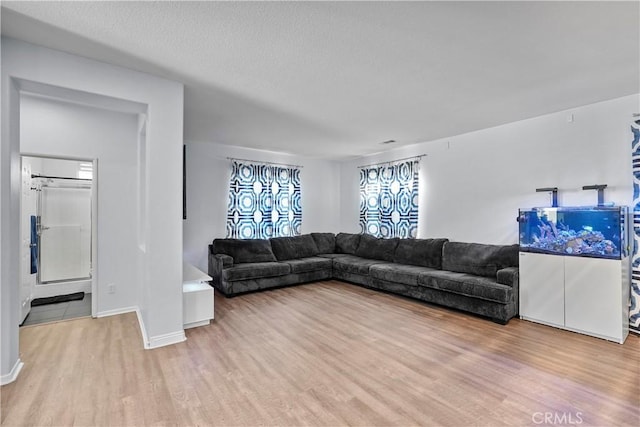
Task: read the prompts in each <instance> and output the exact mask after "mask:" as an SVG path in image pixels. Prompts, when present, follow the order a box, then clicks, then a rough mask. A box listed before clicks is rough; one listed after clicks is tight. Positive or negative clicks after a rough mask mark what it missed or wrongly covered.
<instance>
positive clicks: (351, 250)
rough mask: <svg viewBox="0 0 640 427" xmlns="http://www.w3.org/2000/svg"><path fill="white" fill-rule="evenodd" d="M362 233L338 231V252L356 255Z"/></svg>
mask: <svg viewBox="0 0 640 427" xmlns="http://www.w3.org/2000/svg"><path fill="white" fill-rule="evenodd" d="M360 236H361V235H360V234H352V233H338V234H337V235H336V253H338V254H350V255H354V254H355V253H356V249H358V243H360Z"/></svg>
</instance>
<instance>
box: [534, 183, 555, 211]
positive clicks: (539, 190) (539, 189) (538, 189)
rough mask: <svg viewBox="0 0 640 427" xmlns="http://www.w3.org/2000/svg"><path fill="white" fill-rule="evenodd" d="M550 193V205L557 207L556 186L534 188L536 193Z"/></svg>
mask: <svg viewBox="0 0 640 427" xmlns="http://www.w3.org/2000/svg"><path fill="white" fill-rule="evenodd" d="M546 192H549V193H551V207H552V208H557V207H558V187H544V188H536V193H546Z"/></svg>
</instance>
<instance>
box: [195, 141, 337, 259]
mask: <svg viewBox="0 0 640 427" xmlns="http://www.w3.org/2000/svg"><path fill="white" fill-rule="evenodd" d="M227 157H235V158H242V159H249V160H256V161H267V162H280V163H286V164H295V165H300V166H302V170H301V172H300V180H301V183H300V185H301V195H302V233H311V232H321V231H331V232H337V231H340V230H339V228H340V219H339V215H340V206H339V204H340V203H339V194H340V170H339V164H338V163H337V162H332V161H328V160H313V159H308V158H305V157H300V156H292V155H287V154H281V153H273V152H268V151H261V150H253V149H248V148H240V147H231V146H226V145H219V144H208V143H189V144H187V219H186V220H185V221H184V257H185V260H187V261H188V262H190V263H191V264H193V265H195V266H196V267H198V268H200V269H201V270H203V271H207V245H209V244H211V241H212V240H213V239H214V238H220V237H226V220H227V202H228V195H229V176H230V173H231V169H230V161H229V160H228V159H227Z"/></svg>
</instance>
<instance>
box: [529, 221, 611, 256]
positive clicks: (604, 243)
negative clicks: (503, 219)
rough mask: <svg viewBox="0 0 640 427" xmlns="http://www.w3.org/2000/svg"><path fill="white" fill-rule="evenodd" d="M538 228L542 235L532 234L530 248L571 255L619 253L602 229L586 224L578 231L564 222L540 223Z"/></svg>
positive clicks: (609, 254) (608, 254)
mask: <svg viewBox="0 0 640 427" xmlns="http://www.w3.org/2000/svg"><path fill="white" fill-rule="evenodd" d="M538 228H539V229H540V236H535V235H534V236H532V237H533V242H532V243H530V244H529V245H527V246H528V247H530V248H536V249H541V250H545V251H552V252H560V253H566V254H569V255H580V254H585V255H606V256H616V255H618V249H617V247H616V245H615V244H614V243H613V242H612V241H611V240H607V239H605V237H604V235H603V234H602V233H601V232H600V231H593V229H592V228H591V227H589V226H584V227H583V229H582V230H580V231H576V230H572V229H569V228H568V227H566V226H564V225H563V224H562V223H559V224H558V226H556V225H555V224H554V223H553V222H550V223H546V224H542V225H538ZM558 228H560V229H558Z"/></svg>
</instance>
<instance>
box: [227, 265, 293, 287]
mask: <svg viewBox="0 0 640 427" xmlns="http://www.w3.org/2000/svg"><path fill="white" fill-rule="evenodd" d="M290 272H291V267H290V266H289V264H285V263H284V262H252V263H247V264H236V265H234V266H233V267H231V268H225V269H224V270H222V277H224V279H225V280H226V281H227V282H235V281H238V280H250V279H260V278H262V277H274V276H283V275H285V274H289V273H290Z"/></svg>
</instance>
